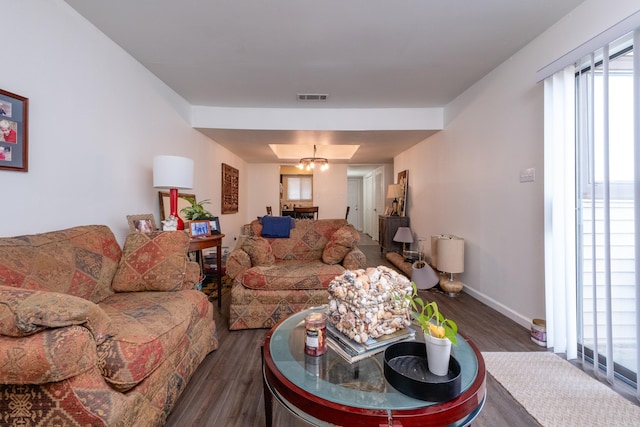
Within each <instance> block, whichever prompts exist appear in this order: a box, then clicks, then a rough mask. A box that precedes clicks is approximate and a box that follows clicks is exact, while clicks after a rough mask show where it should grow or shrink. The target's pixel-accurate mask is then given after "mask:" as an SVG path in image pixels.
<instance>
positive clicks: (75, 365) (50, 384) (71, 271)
mask: <svg viewBox="0 0 640 427" xmlns="http://www.w3.org/2000/svg"><path fill="white" fill-rule="evenodd" d="M188 245H189V238H188V236H187V234H186V233H184V232H182V231H173V232H164V233H163V232H154V233H150V234H145V233H132V234H131V235H129V236H128V237H127V239H126V242H125V245H124V248H123V249H122V250H121V249H120V247H119V246H118V242H117V241H116V239H115V237H114V235H113V233H112V232H111V230H110V229H109V228H108V227H106V226H101V225H91V226H80V227H74V228H70V229H67V230H61V231H54V232H49V233H42V234H35V235H29V236H19V237H12V238H0V425H2V426H160V425H163V424H164V422H165V420H166V417H167V414H168V413H169V411H170V410H171V408H172V407H173V405H174V403H175V402H176V399H177V398H178V396H179V395H180V393H181V392H182V391H183V390H184V388H185V386H186V384H187V382H188V381H189V378H190V377H191V375H192V374H193V372H194V371H195V369H196V368H197V366H198V365H199V364H200V362H201V361H202V360H203V359H204V357H205V356H206V355H207V354H208V353H209V352H211V351H212V350H214V349H216V348H217V346H218V341H217V338H216V330H215V323H214V321H213V313H212V310H213V307H212V305H211V303H210V302H209V301H208V299H207V297H206V296H205V295H204V294H203V293H201V292H199V291H198V290H194V287H195V286H196V284H197V282H198V280H199V268H198V265H197V264H195V263H191V262H187V261H186V252H187V248H188Z"/></svg>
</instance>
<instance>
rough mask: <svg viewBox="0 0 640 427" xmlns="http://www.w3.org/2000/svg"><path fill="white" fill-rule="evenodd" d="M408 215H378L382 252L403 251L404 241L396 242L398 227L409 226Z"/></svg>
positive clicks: (379, 239)
mask: <svg viewBox="0 0 640 427" xmlns="http://www.w3.org/2000/svg"><path fill="white" fill-rule="evenodd" d="M408 226H409V217H408V216H385V215H378V242H379V243H380V252H400V253H401V252H402V243H400V242H394V241H393V236H395V235H396V231H397V230H398V227H408Z"/></svg>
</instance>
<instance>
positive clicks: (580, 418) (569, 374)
mask: <svg viewBox="0 0 640 427" xmlns="http://www.w3.org/2000/svg"><path fill="white" fill-rule="evenodd" d="M482 356H483V357H484V360H485V363H486V367H487V372H488V373H489V374H491V376H493V377H494V378H495V379H496V380H497V381H498V382H499V383H500V384H502V386H503V387H504V388H505V389H507V391H508V392H509V393H511V395H512V396H513V397H514V399H515V400H517V401H518V402H519V403H520V404H521V405H522V406H523V407H524V408H525V409H526V410H527V412H529V414H531V416H532V417H534V418H535V419H536V420H537V421H538V422H539V423H540V424H542V425H543V426H545V427H552V426H561V427H566V426H608V427H611V426H637V425H640V407H639V406H636V405H634V404H633V403H631V402H629V401H628V400H626V399H625V398H623V397H622V396H620V395H619V394H617V393H616V392H615V391H613V390H611V389H610V388H609V387H607V386H606V385H604V384H602V383H600V382H598V381H597V380H595V379H593V378H592V377H590V376H589V375H588V374H586V373H584V372H582V371H581V370H580V369H579V368H577V367H575V366H573V365H572V364H571V363H569V362H567V361H566V360H564V359H563V358H561V357H560V356H558V355H556V354H553V353H548V352H528V353H482ZM487 398H488V399H491V396H488V397H487Z"/></svg>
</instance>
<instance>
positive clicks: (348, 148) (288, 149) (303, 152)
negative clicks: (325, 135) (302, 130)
mask: <svg viewBox="0 0 640 427" xmlns="http://www.w3.org/2000/svg"><path fill="white" fill-rule="evenodd" d="M269 148H271V151H273V154H275V155H276V157H278V159H280V160H296V161H297V160H298V159H299V158H300V157H309V156H310V155H312V154H313V155H314V157H315V156H316V151H317V155H318V157H324V158H327V159H331V160H349V159H350V158H352V157H353V155H354V154H355V153H356V151H358V148H360V146H359V145H318V146H317V147H316V146H314V145H313V144H311V145H303V144H269Z"/></svg>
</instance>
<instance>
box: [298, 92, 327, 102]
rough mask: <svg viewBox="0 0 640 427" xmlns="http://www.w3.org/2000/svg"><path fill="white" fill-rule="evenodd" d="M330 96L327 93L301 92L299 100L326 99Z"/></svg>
mask: <svg viewBox="0 0 640 427" xmlns="http://www.w3.org/2000/svg"><path fill="white" fill-rule="evenodd" d="M328 97H329V95H327V94H326V93H299V94H298V101H326V100H327V98H328Z"/></svg>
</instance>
